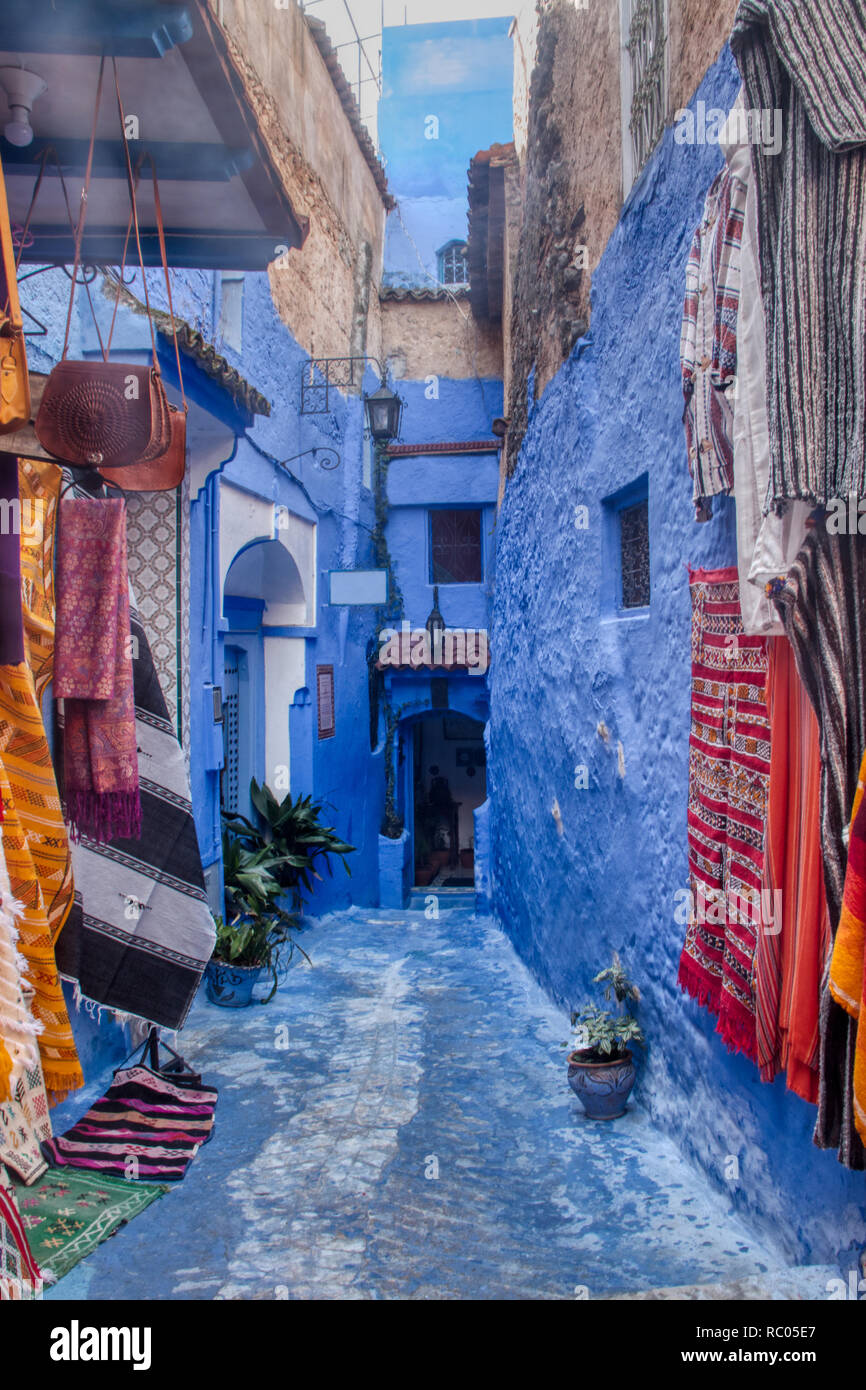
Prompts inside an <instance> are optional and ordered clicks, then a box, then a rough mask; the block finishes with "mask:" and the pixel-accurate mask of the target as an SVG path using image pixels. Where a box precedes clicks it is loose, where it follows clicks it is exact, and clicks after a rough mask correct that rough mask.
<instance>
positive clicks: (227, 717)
mask: <svg viewBox="0 0 866 1390" xmlns="http://www.w3.org/2000/svg"><path fill="white" fill-rule="evenodd" d="M241 656H242V653H241V652H239V651H238V649H237V647H226V653H225V675H224V677H223V768H222V772H221V773H220V801H221V802H222V809H223V810H224V811H237V810H239V808H240V679H239V676H240V662H241Z"/></svg>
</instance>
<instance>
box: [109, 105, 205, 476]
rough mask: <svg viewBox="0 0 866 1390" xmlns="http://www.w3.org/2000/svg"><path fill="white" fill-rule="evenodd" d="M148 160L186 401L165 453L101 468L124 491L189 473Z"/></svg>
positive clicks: (175, 412)
mask: <svg viewBox="0 0 866 1390" xmlns="http://www.w3.org/2000/svg"><path fill="white" fill-rule="evenodd" d="M121 109H122V108H121ZM145 161H146V162H148V163H149V164H150V171H151V178H152V180H153V202H154V210H155V212H156V228H157V233H158V236H159V249H160V256H161V259H162V269H163V274H164V276H165V293H166V299H167V301H168V313H169V318H170V320H171V331H172V338H173V340H174V356H175V361H176V363H177V381H178V386H179V387H180V395H181V401H182V402H183V404H182V406H181V408H178V407H177V406H175V405H172V404H171V403H169V406H168V414H169V425H170V430H171V442H170V443H169V446H168V448H167V449H166V450H165V451H164V453H161V454H160V455H159V456H158V457H157V458H155V459H153V460H148V459H140V460H139V461H138V462H137V464H136V466H135V467H134V468H128V469H126V470H125V471H123V470H118V471H117V472H116V473H115V472H114V471H113V470H112V469H110V468H105V467H100V470H99V472H100V474H101V476H102V477H103V478H105V480H106V482H109V483H113V484H114V485H115V486H117V487H120V488H122V489H123V491H124V492H171V491H173V489H174V488H176V487H179V486H180V484H181V483H182V482H183V476H184V473H185V472H186V420H187V403H186V395H185V392H184V389H183V368H182V367H181V362H180V347H179V346H178V341H177V321H176V319H175V316H174V304H173V303H172V296H171V275H170V274H169V269H168V255H167V251H166V243H165V226H164V222H163V216H162V203H161V201H160V196H159V180H158V178H157V174H156V164H155V162H154V159H153V156H152V155H151V154H150V153H149V152H148V153H145V154H143V155H142V156H141V157H140V159H139V161H138V164H137V165H136V177H137V176H138V175H139V174H140V173H141V168H142V165H143V164H144V163H145ZM131 229H132V224H131V222H130V225H129V227H128V228H127V243H128V241H129V234H130V231H131ZM125 258H126V245H124V261H125ZM122 269H123V268H122V266H121V280H122V278H123V274H122ZM118 303H119V289H118V294H117V296H116V297H115V301H114V315H112V320H111V330H110V334H109V343H110V341H111V335H112V334H113V332H114V319H115V316H116V314H117V306H118Z"/></svg>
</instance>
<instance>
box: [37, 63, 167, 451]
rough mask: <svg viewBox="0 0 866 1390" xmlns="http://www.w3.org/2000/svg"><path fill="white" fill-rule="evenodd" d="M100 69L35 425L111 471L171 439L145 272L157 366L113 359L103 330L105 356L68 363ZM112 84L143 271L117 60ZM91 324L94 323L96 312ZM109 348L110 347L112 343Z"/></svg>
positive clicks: (45, 437)
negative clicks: (62, 294)
mask: <svg viewBox="0 0 866 1390" xmlns="http://www.w3.org/2000/svg"><path fill="white" fill-rule="evenodd" d="M104 71H105V58H104V57H103V59H102V61H101V62H100V66H99V80H98V82H97V88H96V104H95V108H94V113H93V125H92V128H91V136H90V148H89V150H88V155H87V166H86V169H85V174H84V185H83V187H82V191H81V211H80V214H79V218H78V223H77V226H76V229H75V257H74V261H73V269H72V287H71V290H70V296H69V308H68V312H67V316H66V333H65V336H64V342H63V353H62V356H61V360H60V362H59V363H58V364H57V366H56V367H55V368H54V369H53V371H52V372H51V374H50V375H49V377H48V380H47V382H46V383H45V390H44V392H43V396H42V401H41V404H40V406H39V411H38V413H37V416H36V420H35V424H34V428H35V431H36V437H37V439H38V440H39V443H40V444H41V445H42V447H43V449H45V451H46V452H47V453H49V454H51V455H52V456H53V457H54V458H57V459H61V460H63V462H65V463H69V464H73V465H75V466H77V467H79V468H100V467H102V466H105V467H106V468H111V469H115V468H128V467H130V466H131V465H133V464H136V463H138V462H139V461H144V462H146V463H147V462H151V461H152V460H154V459H158V458H159V457H160V456H161V455H162V454H164V453H165V452H166V450H167V449H168V447H169V444H170V443H171V433H172V430H171V417H170V413H169V407H168V399H167V397H166V394H165V388H164V386H163V384H162V378H161V376H160V374H159V369H158V367H157V366H156V338H155V335H154V331H153V321H152V319H151V315H150V303H149V301H148V298H147V277H146V276H143V278H144V287H145V300H146V301H147V310H148V322H149V323H150V332H151V341H152V345H153V362H154V365H153V366H152V367H140V366H132V365H130V364H128V363H124V362H110V361H109V360H108V350H107V349H106V347H105V345H104V344H103V343H102V338H101V335H100V346H101V347H102V352H103V361H101V362H93V361H85V362H80V361H70V360H68V358H67V355H66V354H67V352H68V350H69V334H70V328H71V324H72V309H73V303H74V296H75V285H76V281H77V279H78V269H79V266H80V263H81V246H82V240H83V236H84V223H85V217H86V212H87V199H88V193H89V189H90V180H91V174H92V172H93V152H94V146H95V141H96V127H97V121H98V116H99V107H100V103H101V98H102V82H103V76H104ZM115 86H117V100H118V114H119V116H120V128H121V142H122V145H123V150H124V154H125V157H126V168H127V181H128V185H129V196H130V207H131V213H130V226H131V227H132V226H134V228H135V237H136V244H137V246H138V255H139V261H140V263H141V266H142V272H143V268H144V259H143V256H142V253H141V237H140V233H139V226H138V209H137V206H136V197H135V180H134V178H133V174H132V165H131V162H130V158H129V148H128V146H127V143H126V139H125V136H124V133H123V131H124V123H123V111H122V107H121V103H120V89H119V86H118V84H117V65H116V63H115ZM88 294H89V290H88ZM94 322H96V316H95V315H94ZM97 331H98V325H97ZM108 346H109V348H110V342H109V345H108Z"/></svg>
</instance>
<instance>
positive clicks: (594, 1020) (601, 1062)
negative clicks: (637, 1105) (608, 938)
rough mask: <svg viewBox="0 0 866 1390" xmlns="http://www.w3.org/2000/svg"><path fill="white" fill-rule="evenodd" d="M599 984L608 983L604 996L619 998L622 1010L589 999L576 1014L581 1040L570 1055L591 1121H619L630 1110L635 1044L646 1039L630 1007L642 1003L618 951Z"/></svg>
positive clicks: (573, 1078)
mask: <svg viewBox="0 0 866 1390" xmlns="http://www.w3.org/2000/svg"><path fill="white" fill-rule="evenodd" d="M593 983H594V984H604V986H605V990H604V997H605V999H607V1000H611V999H612V998H615V999H616V1003H617V1012H616V1013H612V1012H610V1011H609V1010H607V1009H600V1008H598V1007H596V1005H594V1004H588V1005H586V1006H585V1007H584V1008H583V1009H581V1010H580V1011H579V1012H576V1013H573V1014H572V1015H571V1023H572V1027H573V1028H574V1030H575V1041H577V1042H578V1044H579V1045H578V1047H576V1048H575V1050H574V1051H573V1052H571V1053H569V1056H568V1081H569V1085H570V1086H571V1089H572V1090H573V1091H574V1093H575V1095H576V1096H577V1098H578V1100H579V1101H580V1103H581V1105H582V1106H583V1108H584V1111H585V1112H586V1114H587V1116H588V1117H589V1118H590V1119H591V1120H616V1119H618V1118H619V1117H620V1115H624V1114H625V1111H626V1104H627V1102H628V1098H629V1096H630V1094H631V1090H632V1087H633V1086H634V1077H635V1070H634V1060H633V1058H632V1054H631V1051H630V1050H629V1043H636V1044H637V1045H638V1046H640V1047H643V1046H644V1045H645V1042H646V1039H645V1038H644V1035H643V1030H642V1029H641V1027H640V1024H639V1023H638V1022H637V1020H636V1019H635V1018H633V1017H632V1015H631V1014H630V1013H629V1011H628V1005H629V1004H630V1003H635V1004H636V1003H639V1001H640V991H639V990H638V988H637V986H636V985H633V984H632V983H631V981H630V980H629V978H628V976H627V975H626V973H625V970H624V969H623V967H622V963H621V962H620V959H619V956H618V955H616V954H614V957H613V963H612V964H611V965H609V966H608V967H607V969H606V970H602V971H600V972H599V974H598V975H596V976H595V979H594V981H593Z"/></svg>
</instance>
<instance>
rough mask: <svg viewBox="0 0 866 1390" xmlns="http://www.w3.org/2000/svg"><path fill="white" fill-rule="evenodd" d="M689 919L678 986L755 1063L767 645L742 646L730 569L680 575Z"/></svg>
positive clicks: (749, 642)
mask: <svg viewBox="0 0 866 1390" xmlns="http://www.w3.org/2000/svg"><path fill="white" fill-rule="evenodd" d="M690 587H691V601H692V719H691V735H690V737H689V810H688V843H689V849H688V857H689V887H690V893H691V900H690V901H691V906H690V919H689V923H688V927H687V932H686V941H685V946H684V949H683V953H682V958H681V960H680V968H679V983H680V985H681V986H682V988H683V989H684V990H686V991H687V992H688V993H689V994H690V995H691V996H692V998H694V999H696V1000H698V1002H699V1003H701V1004H704V1005H706V1007H707V1008H708V1009H709V1010H710V1011H711V1013H714V1014H716V1015H717V1019H718V1022H717V1029H716V1031H717V1032H718V1033H719V1034H720V1035H721V1037H722V1038H723V1039H724V1041H725V1043H726V1045H727V1046H728V1047H729V1048H730V1049H731V1050H732V1051H738V1052H744V1053H746V1055H747V1056H748V1057H750V1058H752V1059H753V1060H756V1059H757V1037H756V1023H755V1007H756V1004H755V953H756V949H757V933H758V931H759V930H760V928H761V922H762V918H763V917H765V916H766V915H767V913H766V910H765V904H764V903H763V901H762V897H761V887H762V877H763V867H764V853H763V847H764V824H765V819H766V813H767V789H768V784H769V776H770V731H769V721H768V719H767V708H766V680H767V644H766V641H765V639H764V638H762V637H747V636H746V635H745V634H744V632H743V623H742V618H741V616H740V596H739V584H738V581H737V570H736V568H735V567H732V568H729V569H722V570H693V571H690Z"/></svg>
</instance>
